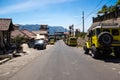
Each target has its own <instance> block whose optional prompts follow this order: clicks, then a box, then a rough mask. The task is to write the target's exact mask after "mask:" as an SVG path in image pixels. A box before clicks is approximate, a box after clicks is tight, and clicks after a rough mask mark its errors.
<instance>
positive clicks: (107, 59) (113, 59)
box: [98, 55, 120, 63]
mask: <svg viewBox="0 0 120 80" xmlns="http://www.w3.org/2000/svg"><path fill="white" fill-rule="evenodd" d="M98 60H102V61H104V62H109V63H120V58H117V57H115V56H112V55H109V56H105V57H102V58H99V59H98Z"/></svg>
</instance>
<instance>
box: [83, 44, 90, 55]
mask: <svg viewBox="0 0 120 80" xmlns="http://www.w3.org/2000/svg"><path fill="white" fill-rule="evenodd" d="M83 49H84V54H89V49H88V48H87V46H84V47H83Z"/></svg>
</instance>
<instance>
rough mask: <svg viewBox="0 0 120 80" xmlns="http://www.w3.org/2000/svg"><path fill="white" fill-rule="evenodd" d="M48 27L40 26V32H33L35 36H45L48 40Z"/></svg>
mask: <svg viewBox="0 0 120 80" xmlns="http://www.w3.org/2000/svg"><path fill="white" fill-rule="evenodd" d="M48 29H49V28H48V25H40V28H39V31H32V32H33V33H34V34H36V35H37V34H39V35H44V36H45V38H46V40H48V34H49V32H48Z"/></svg>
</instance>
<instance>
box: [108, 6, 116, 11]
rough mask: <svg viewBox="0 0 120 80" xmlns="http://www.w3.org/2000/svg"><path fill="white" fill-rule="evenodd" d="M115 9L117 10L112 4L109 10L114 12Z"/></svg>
mask: <svg viewBox="0 0 120 80" xmlns="http://www.w3.org/2000/svg"><path fill="white" fill-rule="evenodd" d="M115 10H116V8H115V6H110V7H109V10H108V11H109V12H114V11H115Z"/></svg>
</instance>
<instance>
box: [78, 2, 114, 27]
mask: <svg viewBox="0 0 120 80" xmlns="http://www.w3.org/2000/svg"><path fill="white" fill-rule="evenodd" d="M111 1H112V0H109V1H108V2H106V3H105V4H104V5H107V4H108V3H110V2H111ZM102 2H103V0H101V1H100V2H99V3H98V4H97V5H96V7H95V8H94V9H93V10H92V11H91V12H90V13H89V14H88V15H87V17H86V18H85V19H84V20H87V19H88V17H90V15H92V14H94V13H95V12H96V11H98V10H99V9H101V7H99V5H101V3H102ZM98 7H99V8H98ZM97 8H98V9H97ZM81 24H82V22H81V23H80V24H78V26H79V25H81Z"/></svg>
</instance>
